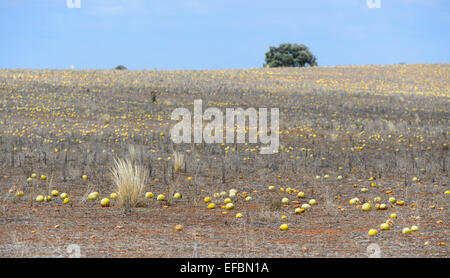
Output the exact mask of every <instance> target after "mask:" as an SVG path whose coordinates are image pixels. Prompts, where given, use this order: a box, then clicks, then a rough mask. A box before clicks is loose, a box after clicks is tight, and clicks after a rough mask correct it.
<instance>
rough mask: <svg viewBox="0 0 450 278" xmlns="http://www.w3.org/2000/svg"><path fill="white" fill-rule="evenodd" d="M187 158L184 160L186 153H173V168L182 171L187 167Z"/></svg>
mask: <svg viewBox="0 0 450 278" xmlns="http://www.w3.org/2000/svg"><path fill="white" fill-rule="evenodd" d="M185 163H186V162H185V160H184V154H182V153H179V152H174V153H173V168H174V170H175V172H177V173H178V172H182V171H184V169H185V166H186V164H185Z"/></svg>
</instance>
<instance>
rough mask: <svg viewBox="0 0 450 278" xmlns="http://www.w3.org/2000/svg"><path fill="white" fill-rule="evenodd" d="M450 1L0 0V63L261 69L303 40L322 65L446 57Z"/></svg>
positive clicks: (448, 57)
mask: <svg viewBox="0 0 450 278" xmlns="http://www.w3.org/2000/svg"><path fill="white" fill-rule="evenodd" d="M449 2H450V1H448V0H381V8H372V9H370V8H368V6H367V4H366V0H277V1H267V0H257V1H245V0H185V1H182V0H164V1H162V0H161V1H145V0H81V8H79V9H77V8H73V9H70V8H68V7H67V4H66V0H1V1H0V36H1V41H0V68H57V69H67V68H70V66H71V65H73V66H74V67H75V68H78V69H87V68H88V69H109V68H113V67H115V66H116V65H119V64H123V65H125V66H127V67H128V68H129V69H229V68H256V67H261V66H262V64H263V63H264V54H265V52H266V51H267V50H268V48H269V46H271V45H278V44H280V43H283V42H292V43H303V44H306V45H307V46H309V47H310V49H311V51H312V52H313V53H314V54H316V56H318V62H319V65H327V66H333V65H349V64H352V65H359V64H394V63H399V62H407V63H449V62H450V50H449V46H450V34H449V33H450V32H449V30H450V5H449V4H450V3H449Z"/></svg>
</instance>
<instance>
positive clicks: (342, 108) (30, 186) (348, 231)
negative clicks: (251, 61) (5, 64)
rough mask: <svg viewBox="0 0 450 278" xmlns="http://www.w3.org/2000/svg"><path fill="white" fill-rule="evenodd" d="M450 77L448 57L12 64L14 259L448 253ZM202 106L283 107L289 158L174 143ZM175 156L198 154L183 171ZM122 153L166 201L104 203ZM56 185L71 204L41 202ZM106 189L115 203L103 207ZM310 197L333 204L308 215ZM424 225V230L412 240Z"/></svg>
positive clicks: (5, 124) (1, 124)
mask: <svg viewBox="0 0 450 278" xmlns="http://www.w3.org/2000/svg"><path fill="white" fill-rule="evenodd" d="M449 81H450V65H448V64H441V65H393V66H356V67H350V66H346V67H315V68H302V69H252V70H216V71H109V70H108V71H99V70H96V71H93V70H92V71H90V70H86V71H60V70H0V167H1V171H0V176H1V178H0V194H1V195H0V201H1V203H0V256H1V257H67V256H72V255H74V254H75V253H76V248H74V247H73V246H71V245H72V244H77V245H78V246H79V247H80V255H81V257H367V256H372V255H373V253H372V252H374V253H375V255H374V256H377V255H379V256H381V257H448V256H449V254H450V252H449V247H448V246H449V244H450V229H449V224H450V223H449V209H450V206H449V204H450V195H448V194H447V195H446V194H445V192H446V191H448V190H449V187H448V184H449V171H450V157H449V154H450V153H449V151H448V144H449V140H448V136H449V132H450V129H449V120H450V113H449V110H450V109H449V108H450V82H449ZM194 99H202V100H203V107H204V108H206V107H209V106H212V107H218V108H220V109H222V110H223V111H225V108H229V107H241V108H244V109H246V108H248V107H255V108H259V107H276V108H279V109H280V149H279V153H277V154H272V155H262V154H260V152H259V149H260V145H259V144H174V143H172V142H171V140H170V128H171V127H172V126H173V125H174V124H175V123H176V121H172V120H171V113H172V111H173V110H174V109H175V108H179V107H186V108H188V109H190V110H192V109H193V101H194ZM174 152H177V153H179V154H182V155H184V158H183V159H182V160H181V165H182V166H181V167H178V168H179V169H178V170H180V171H175V170H174V161H175V159H174ZM115 158H122V159H126V158H130V159H132V161H135V163H139V164H140V165H143V166H144V167H145V168H146V169H147V170H148V176H149V177H148V182H147V183H146V184H145V190H144V191H145V192H153V194H154V198H153V199H145V198H144V195H143V194H142V196H141V198H142V200H139V203H138V207H136V208H132V209H126V208H123V207H121V206H120V205H119V203H118V200H113V199H112V200H111V206H110V207H101V205H100V199H102V198H104V197H108V198H109V196H110V194H111V193H113V192H117V189H116V187H115V185H114V182H113V179H112V175H111V172H110V169H111V167H112V166H113V165H114V159H115ZM33 173H36V174H37V178H31V179H29V178H30V177H31V176H32V174H33ZM41 175H45V176H46V179H45V180H41V179H40V177H41ZM83 176H85V177H84V178H82V177H83ZM269 186H274V189H273V190H270V189H269ZM363 188H366V189H367V192H364V191H366V190H363ZM230 189H236V190H237V194H236V196H235V197H231V199H232V202H233V203H234V209H233V210H226V209H224V208H221V206H222V205H223V202H224V199H225V198H226V196H218V195H217V194H215V193H220V192H223V191H225V192H226V193H227V195H228V194H229V190H230ZM52 190H58V191H59V193H62V192H65V193H67V194H68V198H69V199H70V202H69V203H68V204H62V200H61V199H60V197H59V196H56V197H53V200H52V201H49V202H37V201H36V196H37V195H43V196H47V195H50V192H51V191H52ZM18 191H23V192H24V196H22V197H18V196H17V192H18ZM94 191H96V192H99V196H100V198H99V199H97V200H94V201H91V200H88V199H87V195H88V194H89V193H90V192H94ZM175 192H179V193H181V194H182V198H181V199H175V198H172V196H173V194H174V193H175ZM299 192H304V198H298V197H297V195H298V193H299ZM159 194H165V196H166V197H167V200H166V201H157V200H156V196H157V195H159ZM232 195H233V194H232ZM208 196H209V197H211V199H212V202H214V203H215V204H216V208H215V209H207V205H208V204H206V203H205V201H204V198H205V197H208ZM247 196H250V197H251V200H246V199H245V197H247ZM376 197H380V200H374V199H375V198H376ZM392 197H394V198H396V199H397V200H402V201H404V204H402V203H401V202H398V203H397V202H393V203H391V202H390V201H389V198H392ZM282 198H288V199H289V202H288V203H286V204H282V203H281V200H282ZM354 198H358V199H359V201H358V200H353V201H355V204H354V205H350V204H349V201H350V200H352V199H354ZM119 199H120V196H119ZM310 199H315V200H316V201H317V205H312V206H311V209H310V210H306V211H303V210H301V212H300V213H298V214H295V213H294V210H295V209H296V208H299V207H301V206H302V205H304V204H307V203H308V202H309V201H310ZM366 202H367V203H370V204H371V207H372V209H371V210H370V211H363V210H362V204H364V203H366ZM377 203H379V204H382V203H383V204H386V205H387V209H385V210H380V209H376V207H377ZM224 211H226V212H227V214H223V213H222V212H224ZM237 213H242V217H241V218H236V214H237ZM392 213H395V214H396V215H397V218H393V219H390V215H391V214H392ZM283 216H285V217H283ZM282 217H283V218H282ZM389 219H390V220H389ZM387 220H389V221H388V225H389V227H390V230H389V231H382V230H381V229H380V224H382V223H385V222H386V221H387ZM178 224H181V225H182V227H183V229H182V230H181V231H177V230H174V227H175V226H176V225H178ZM282 224H287V225H288V227H289V229H288V230H286V231H281V230H280V225H282ZM413 225H416V226H418V227H419V230H418V231H416V232H412V233H411V234H409V235H404V234H402V230H403V228H405V227H412V226H413ZM370 229H377V231H378V235H376V236H369V235H368V231H369V230H370ZM373 243H374V244H377V246H375V247H374V249H373V250H369V249H371V248H372V246H374V245H371V244H373ZM369 246H371V247H369ZM378 247H379V252H378V251H377V250H376V249H377V248H378ZM75 255H76V254H75Z"/></svg>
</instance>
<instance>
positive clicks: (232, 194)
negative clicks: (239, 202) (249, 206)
mask: <svg viewBox="0 0 450 278" xmlns="http://www.w3.org/2000/svg"><path fill="white" fill-rule="evenodd" d="M238 196H239V197H241V198H243V199H244V200H245V201H247V202H248V201H250V200H252V197H251V196H249V195H248V193H247V192H242V193H240V194H238V191H237V190H236V189H230V190H229V192H228V193H227V192H226V191H222V192H220V193H219V192H216V193H214V194H213V197H214V198H215V199H216V200H217V201H220V198H224V199H223V205H222V206H221V208H222V209H226V210H233V209H234V204H233V198H237V197H238ZM203 201H204V202H205V203H206V204H207V209H215V208H216V204H215V203H214V202H213V200H212V198H211V197H210V196H207V197H205V198H204V199H203ZM222 214H223V215H226V214H228V213H227V212H226V211H223V212H222ZM242 217H243V215H242V213H240V212H238V213H236V218H242Z"/></svg>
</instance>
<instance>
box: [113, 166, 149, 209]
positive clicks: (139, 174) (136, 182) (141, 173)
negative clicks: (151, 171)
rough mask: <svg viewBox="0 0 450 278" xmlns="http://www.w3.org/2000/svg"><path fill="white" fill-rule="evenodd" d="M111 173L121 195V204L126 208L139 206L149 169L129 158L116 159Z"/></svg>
mask: <svg viewBox="0 0 450 278" xmlns="http://www.w3.org/2000/svg"><path fill="white" fill-rule="evenodd" d="M111 174H112V176H113V180H114V183H115V185H116V188H117V190H116V191H117V193H118V195H119V204H120V205H121V206H122V207H125V208H132V207H137V206H138V205H139V203H140V202H139V201H140V199H141V198H142V196H143V193H144V187H145V184H146V182H147V177H148V171H147V169H146V168H145V167H144V166H142V165H140V164H137V163H133V162H132V161H131V160H128V159H126V160H122V159H114V166H113V167H112V168H111Z"/></svg>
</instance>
